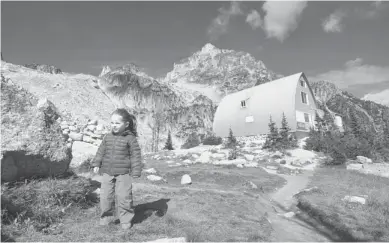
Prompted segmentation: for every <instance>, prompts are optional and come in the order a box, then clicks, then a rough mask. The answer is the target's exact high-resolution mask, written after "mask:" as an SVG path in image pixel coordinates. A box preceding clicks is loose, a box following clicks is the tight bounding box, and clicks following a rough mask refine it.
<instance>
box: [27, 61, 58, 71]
mask: <svg viewBox="0 0 389 243" xmlns="http://www.w3.org/2000/svg"><path fill="white" fill-rule="evenodd" d="M23 66H25V67H27V68H31V69H35V70H38V71H42V72H45V73H51V74H59V73H62V71H61V69H59V68H57V67H54V66H50V65H47V64H36V63H33V64H25V65H23Z"/></svg>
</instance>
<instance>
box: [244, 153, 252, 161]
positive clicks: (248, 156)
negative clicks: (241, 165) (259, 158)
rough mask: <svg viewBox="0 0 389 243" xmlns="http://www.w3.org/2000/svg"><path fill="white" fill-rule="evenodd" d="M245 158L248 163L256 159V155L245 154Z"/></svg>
mask: <svg viewBox="0 0 389 243" xmlns="http://www.w3.org/2000/svg"><path fill="white" fill-rule="evenodd" d="M244 157H245V158H246V160H248V161H252V160H253V159H254V155H252V154H245V155H244Z"/></svg>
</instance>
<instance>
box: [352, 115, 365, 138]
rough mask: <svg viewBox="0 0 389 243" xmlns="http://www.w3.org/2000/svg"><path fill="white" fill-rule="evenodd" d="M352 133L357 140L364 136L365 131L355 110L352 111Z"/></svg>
mask: <svg viewBox="0 0 389 243" xmlns="http://www.w3.org/2000/svg"><path fill="white" fill-rule="evenodd" d="M350 132H351V133H352V134H353V135H354V136H355V137H356V138H362V136H363V129H362V126H361V123H360V121H359V119H358V116H357V113H356V111H355V110H351V112H350Z"/></svg>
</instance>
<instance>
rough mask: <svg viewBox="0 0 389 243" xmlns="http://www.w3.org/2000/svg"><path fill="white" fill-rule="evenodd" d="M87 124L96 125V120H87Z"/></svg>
mask: <svg viewBox="0 0 389 243" xmlns="http://www.w3.org/2000/svg"><path fill="white" fill-rule="evenodd" d="M88 125H93V126H96V125H97V120H91V121H89V122H88Z"/></svg>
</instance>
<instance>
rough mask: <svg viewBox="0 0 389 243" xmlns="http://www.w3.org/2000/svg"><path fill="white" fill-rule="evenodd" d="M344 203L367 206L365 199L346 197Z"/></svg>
mask: <svg viewBox="0 0 389 243" xmlns="http://www.w3.org/2000/svg"><path fill="white" fill-rule="evenodd" d="M342 201H346V202H351V203H360V204H365V203H366V199H365V198H363V197H357V196H345V197H344V198H343V199H342Z"/></svg>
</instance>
